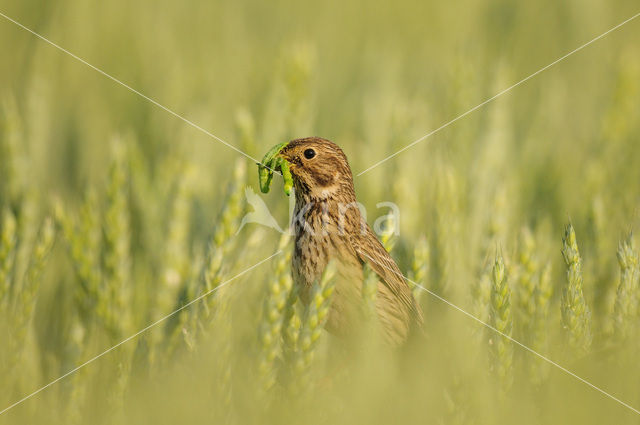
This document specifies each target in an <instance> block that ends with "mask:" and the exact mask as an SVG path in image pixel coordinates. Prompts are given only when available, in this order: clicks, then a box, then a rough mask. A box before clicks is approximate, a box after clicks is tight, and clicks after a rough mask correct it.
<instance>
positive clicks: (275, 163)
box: [258, 142, 293, 196]
mask: <svg viewBox="0 0 640 425" xmlns="http://www.w3.org/2000/svg"><path fill="white" fill-rule="evenodd" d="M288 144H289V142H283V143H280V144H277V145H275V146H274V147H272V148H271V149H269V152H267V154H266V155H265V156H264V158H262V162H261V163H259V164H258V179H259V181H260V190H261V191H262V193H267V192H269V186H271V179H272V178H273V173H274V171H276V172H277V171H279V172H281V173H282V178H283V179H284V193H286V194H287V196H289V195H290V194H291V189H292V188H293V177H291V171H290V170H289V163H288V162H287V160H286V159H284V158H283V157H281V156H279V154H280V151H281V150H282V148H284V147H285V146H287V145H288Z"/></svg>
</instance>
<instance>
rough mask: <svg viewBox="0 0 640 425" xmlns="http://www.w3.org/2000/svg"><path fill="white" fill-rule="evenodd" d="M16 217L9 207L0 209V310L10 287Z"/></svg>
mask: <svg viewBox="0 0 640 425" xmlns="http://www.w3.org/2000/svg"><path fill="white" fill-rule="evenodd" d="M16 227H17V223H16V218H15V216H14V215H13V213H12V212H11V211H10V210H9V209H5V210H3V211H2V227H0V310H1V306H2V305H3V303H4V297H5V296H6V295H7V294H8V292H9V289H10V288H11V277H12V276H11V275H12V271H13V264H14V257H15V247H16V242H17V241H16Z"/></svg>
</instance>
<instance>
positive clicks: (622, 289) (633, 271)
mask: <svg viewBox="0 0 640 425" xmlns="http://www.w3.org/2000/svg"><path fill="white" fill-rule="evenodd" d="M618 263H619V265H620V283H619V284H618V290H617V292H616V300H615V305H614V323H615V331H616V334H617V336H618V338H620V339H622V340H624V339H626V338H628V337H629V336H630V334H631V332H632V331H633V330H634V329H633V323H634V321H635V320H636V316H637V314H638V298H637V297H636V292H637V291H638V279H639V278H640V270H639V269H638V266H639V258H638V251H637V249H636V247H635V243H634V240H633V235H631V234H629V236H628V237H627V238H626V239H625V240H624V241H622V242H620V245H619V246H618Z"/></svg>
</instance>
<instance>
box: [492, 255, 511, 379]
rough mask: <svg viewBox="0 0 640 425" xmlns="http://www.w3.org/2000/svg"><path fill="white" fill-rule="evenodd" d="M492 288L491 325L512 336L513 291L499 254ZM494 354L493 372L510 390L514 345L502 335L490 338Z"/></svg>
mask: <svg viewBox="0 0 640 425" xmlns="http://www.w3.org/2000/svg"><path fill="white" fill-rule="evenodd" d="M491 277H492V286H491V325H492V326H493V327H494V328H495V329H497V330H498V331H499V332H500V333H502V334H504V335H507V336H511V331H512V327H513V319H512V315H511V290H510V289H509V284H508V279H507V273H506V268H505V265H504V260H503V258H502V254H500V253H498V255H497V257H496V260H495V262H494V265H493V269H492V273H491ZM490 338H491V339H490V342H491V348H492V353H493V360H494V362H493V371H494V373H495V374H496V375H497V376H498V378H499V379H500V380H501V382H502V384H503V388H504V389H505V390H508V389H509V388H510V387H511V384H512V382H513V377H512V368H513V345H512V344H511V341H509V340H508V339H506V338H505V337H504V336H502V335H495V334H492V335H491V336H490Z"/></svg>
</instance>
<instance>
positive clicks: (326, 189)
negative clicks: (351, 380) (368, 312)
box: [265, 137, 423, 346]
mask: <svg viewBox="0 0 640 425" xmlns="http://www.w3.org/2000/svg"><path fill="white" fill-rule="evenodd" d="M281 145H282V146H281V147H280V148H278V149H276V151H274V152H277V153H275V156H274V158H275V159H276V160H277V161H273V162H271V163H272V164H273V163H275V164H280V165H282V164H284V163H285V162H286V165H285V166H284V167H283V168H285V170H283V171H284V172H283V175H285V174H288V173H290V175H291V178H292V180H293V189H294V193H295V207H294V214H293V219H292V228H293V233H294V241H295V245H294V247H293V254H292V260H291V261H292V264H291V269H292V277H293V281H294V284H295V285H296V287H297V289H298V293H299V296H300V298H301V300H302V301H303V303H305V304H308V303H309V302H310V296H311V290H312V288H313V284H314V282H316V281H317V280H318V279H319V278H320V277H321V275H322V272H323V270H324V269H325V267H326V266H327V264H329V262H335V263H336V270H337V273H336V278H335V279H336V283H335V289H334V294H333V298H332V300H331V307H330V310H329V314H328V318H327V322H326V325H325V328H326V329H327V331H329V332H330V333H332V334H334V335H337V336H341V337H348V336H350V335H353V334H354V331H355V330H356V329H357V328H358V327H359V325H360V324H361V323H362V316H363V314H362V312H363V309H362V303H363V301H362V300H363V298H362V286H363V281H364V279H365V273H364V271H363V269H364V266H365V265H368V266H369V268H370V270H372V271H373V272H374V273H375V274H376V277H377V279H378V284H377V295H376V301H375V313H376V315H377V318H378V321H379V324H380V330H381V333H382V336H383V340H384V341H385V342H386V343H388V344H389V345H390V346H401V345H403V344H404V343H405V342H406V341H407V339H408V338H409V336H410V335H411V334H412V333H413V330H415V329H421V328H422V324H423V317H422V313H421V310H420V308H419V306H418V305H417V303H416V300H415V299H414V297H413V294H412V291H411V289H410V287H409V285H408V284H407V282H406V281H405V280H404V277H403V275H402V273H401V271H400V269H399V267H398V265H397V264H396V263H395V261H394V260H393V258H392V257H391V256H390V255H389V253H388V252H387V251H386V250H385V248H384V246H383V245H382V243H381V242H380V240H379V239H378V238H377V236H376V234H375V233H374V232H373V231H372V230H371V227H370V226H369V225H368V224H367V223H366V220H365V219H364V218H363V215H362V214H361V212H360V209H359V207H358V203H357V200H356V195H355V189H354V185H353V174H352V172H351V168H350V166H349V162H348V159H347V156H346V155H345V153H344V152H343V150H342V149H341V148H340V147H339V146H338V145H337V144H335V143H333V142H331V141H329V140H327V139H323V138H320V137H306V138H301V139H295V140H292V141H290V142H288V143H283V144H281ZM272 151H273V150H272ZM265 158H266V157H265ZM287 166H288V169H286V167H287ZM276 171H278V170H276ZM285 180H286V179H285ZM285 184H286V181H285Z"/></svg>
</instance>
